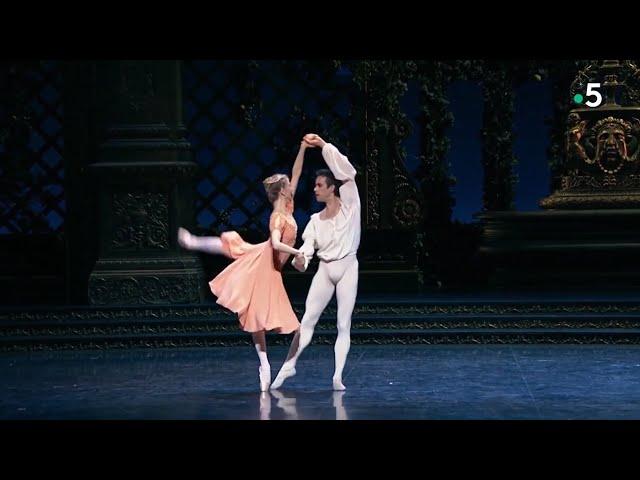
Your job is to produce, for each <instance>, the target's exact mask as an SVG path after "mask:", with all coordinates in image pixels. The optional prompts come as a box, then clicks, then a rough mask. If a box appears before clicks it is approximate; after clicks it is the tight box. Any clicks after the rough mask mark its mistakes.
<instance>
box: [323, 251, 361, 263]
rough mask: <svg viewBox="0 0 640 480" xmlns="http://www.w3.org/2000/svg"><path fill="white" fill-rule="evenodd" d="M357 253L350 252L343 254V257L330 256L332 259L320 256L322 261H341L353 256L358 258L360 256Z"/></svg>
mask: <svg viewBox="0 0 640 480" xmlns="http://www.w3.org/2000/svg"><path fill="white" fill-rule="evenodd" d="M357 253H358V252H349V253H347V254H346V255H343V256H342V257H338V258H330V259H324V258H320V261H321V262H322V263H333V262H339V261H341V260H350V259H351V258H355V259H357V258H358V257H357Z"/></svg>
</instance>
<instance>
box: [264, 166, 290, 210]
mask: <svg viewBox="0 0 640 480" xmlns="http://www.w3.org/2000/svg"><path fill="white" fill-rule="evenodd" d="M288 179H289V177H287V176H286V175H285V174H284V173H276V174H275V175H271V176H270V177H269V178H266V179H264V180H263V182H262V184H263V185H264V190H265V191H266V192H267V198H268V199H269V202H271V203H273V202H275V201H276V200H277V199H278V196H279V195H280V191H281V190H282V189H283V188H284V186H285V181H286V180H288Z"/></svg>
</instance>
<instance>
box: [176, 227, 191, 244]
mask: <svg viewBox="0 0 640 480" xmlns="http://www.w3.org/2000/svg"><path fill="white" fill-rule="evenodd" d="M191 243H192V242H191V234H190V233H189V231H188V230H187V229H186V228H182V227H180V228H178V244H179V245H180V246H181V247H182V248H186V249H187V250H188V249H189V248H190V247H191Z"/></svg>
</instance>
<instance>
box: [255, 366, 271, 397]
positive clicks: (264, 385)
mask: <svg viewBox="0 0 640 480" xmlns="http://www.w3.org/2000/svg"><path fill="white" fill-rule="evenodd" d="M258 376H259V377H260V391H261V392H266V391H267V390H269V385H270V383H271V368H264V369H263V368H262V367H260V368H258Z"/></svg>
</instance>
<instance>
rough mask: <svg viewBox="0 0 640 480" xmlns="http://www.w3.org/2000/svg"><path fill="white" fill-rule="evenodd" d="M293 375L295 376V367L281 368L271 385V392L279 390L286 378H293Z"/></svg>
mask: <svg viewBox="0 0 640 480" xmlns="http://www.w3.org/2000/svg"><path fill="white" fill-rule="evenodd" d="M295 374H296V367H292V368H281V369H280V371H279V372H278V375H277V376H276V379H275V380H274V381H273V383H272V384H271V390H275V389H277V388H280V387H281V386H282V384H283V383H284V381H285V380H286V379H287V378H289V377H293V376H294V375H295Z"/></svg>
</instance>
